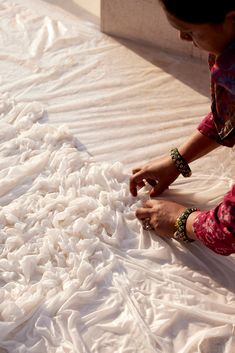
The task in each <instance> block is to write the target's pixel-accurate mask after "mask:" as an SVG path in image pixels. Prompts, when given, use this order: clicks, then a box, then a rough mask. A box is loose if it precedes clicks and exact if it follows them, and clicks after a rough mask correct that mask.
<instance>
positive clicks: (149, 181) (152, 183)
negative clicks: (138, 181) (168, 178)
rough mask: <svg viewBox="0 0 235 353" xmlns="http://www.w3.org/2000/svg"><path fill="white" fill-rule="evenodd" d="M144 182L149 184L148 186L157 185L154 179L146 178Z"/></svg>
mask: <svg viewBox="0 0 235 353" xmlns="http://www.w3.org/2000/svg"><path fill="white" fill-rule="evenodd" d="M146 181H147V182H148V183H149V185H151V186H153V187H155V186H156V184H157V181H156V180H154V179H150V178H147V179H146Z"/></svg>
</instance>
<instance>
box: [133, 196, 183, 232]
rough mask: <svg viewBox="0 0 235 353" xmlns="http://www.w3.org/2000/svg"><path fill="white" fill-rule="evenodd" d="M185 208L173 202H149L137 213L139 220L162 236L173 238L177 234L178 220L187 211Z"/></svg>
mask: <svg viewBox="0 0 235 353" xmlns="http://www.w3.org/2000/svg"><path fill="white" fill-rule="evenodd" d="M185 208H186V207H185V206H183V205H180V204H178V203H175V202H171V201H164V200H149V201H147V202H146V203H145V204H144V205H143V207H141V208H138V209H137V211H136V216H137V218H138V219H139V220H140V221H142V222H143V225H145V229H149V228H150V227H146V225H147V226H148V225H150V226H151V228H152V229H153V230H154V231H155V232H156V233H157V234H158V235H160V236H167V237H172V236H173V234H174V232H175V223H176V220H177V218H178V217H179V216H180V215H181V213H182V212H184V210H185Z"/></svg>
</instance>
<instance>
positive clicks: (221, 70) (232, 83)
mask: <svg viewBox="0 0 235 353" xmlns="http://www.w3.org/2000/svg"><path fill="white" fill-rule="evenodd" d="M208 62H209V67H210V71H211V99H212V104H211V112H210V113H209V114H208V115H207V116H206V117H205V119H204V120H203V121H202V122H201V124H200V125H199V126H198V129H199V131H200V132H201V133H202V134H204V135H206V136H208V137H209V138H212V139H213V140H216V141H217V142H218V143H220V144H222V145H225V146H228V147H232V146H234V144H235V42H233V43H231V44H230V45H229V46H228V47H227V48H226V49H225V51H224V52H223V53H222V54H221V55H220V56H219V57H217V58H216V57H215V55H213V54H210V55H209V59H208Z"/></svg>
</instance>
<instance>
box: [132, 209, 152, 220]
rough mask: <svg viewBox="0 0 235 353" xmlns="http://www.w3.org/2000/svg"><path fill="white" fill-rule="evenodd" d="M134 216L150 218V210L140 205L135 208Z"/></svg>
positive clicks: (141, 218)
mask: <svg viewBox="0 0 235 353" xmlns="http://www.w3.org/2000/svg"><path fill="white" fill-rule="evenodd" d="M135 215H136V217H137V218H138V219H140V220H143V219H146V218H150V217H151V212H149V209H148V208H144V207H140V208H138V209H137V210H136V213H135Z"/></svg>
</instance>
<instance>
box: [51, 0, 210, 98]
mask: <svg viewBox="0 0 235 353" xmlns="http://www.w3.org/2000/svg"><path fill="white" fill-rule="evenodd" d="M44 1H46V2H48V3H51V4H54V5H55V4H57V5H58V6H59V7H61V8H62V9H64V10H65V11H67V12H69V13H71V14H72V15H74V16H77V17H79V18H82V19H84V20H86V21H90V22H92V23H94V24H96V25H99V24H100V19H99V17H97V16H95V15H93V14H91V13H90V12H89V11H87V10H85V9H84V8H82V7H81V6H79V5H78V4H77V3H75V2H74V1H73V0H69V1H64V0H44ZM112 38H113V39H114V40H116V41H117V42H119V43H120V44H122V45H124V46H125V47H127V48H128V49H130V50H132V51H133V52H135V53H136V54H137V55H139V56H141V57H142V58H143V59H144V60H146V61H149V62H150V63H151V64H153V65H155V66H157V67H159V68H161V69H162V70H163V71H165V72H167V73H168V74H170V75H172V76H173V77H175V78H176V79H177V80H180V81H181V82H183V83H184V84H186V85H187V86H189V87H191V88H192V89H193V90H195V91H196V92H198V93H200V94H202V95H203V96H205V97H210V83H209V80H210V77H209V69H208V66H207V63H206V62H205V63H204V62H202V61H201V60H200V59H195V58H193V57H190V56H186V55H182V56H181V55H177V54H175V53H174V52H173V51H172V52H166V51H164V49H162V48H160V47H159V48H157V47H150V46H147V45H145V44H143V43H136V42H133V41H131V40H127V39H122V38H118V37H113V36H112ZM166 54H167V55H166Z"/></svg>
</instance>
